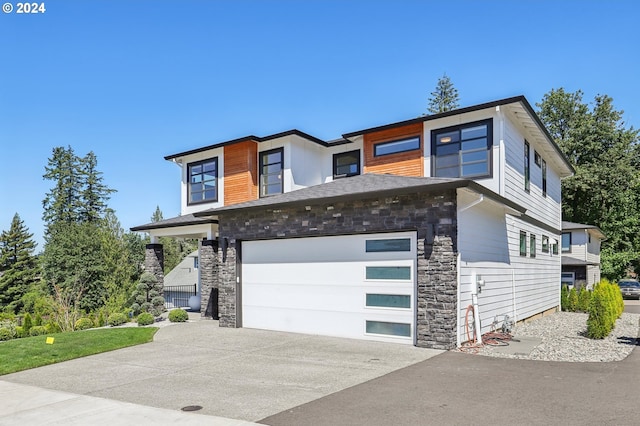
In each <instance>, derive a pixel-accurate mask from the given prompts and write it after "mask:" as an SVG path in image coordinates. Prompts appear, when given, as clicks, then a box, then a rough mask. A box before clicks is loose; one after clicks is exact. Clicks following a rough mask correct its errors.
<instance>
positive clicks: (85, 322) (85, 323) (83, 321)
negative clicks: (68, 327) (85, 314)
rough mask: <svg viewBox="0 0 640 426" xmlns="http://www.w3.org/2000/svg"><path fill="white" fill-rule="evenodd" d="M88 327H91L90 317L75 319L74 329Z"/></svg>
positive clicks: (86, 328) (85, 328)
mask: <svg viewBox="0 0 640 426" xmlns="http://www.w3.org/2000/svg"><path fill="white" fill-rule="evenodd" d="M89 328H93V321H91V318H80V319H78V321H76V330H88V329H89Z"/></svg>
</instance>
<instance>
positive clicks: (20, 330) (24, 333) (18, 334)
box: [16, 326, 29, 338]
mask: <svg viewBox="0 0 640 426" xmlns="http://www.w3.org/2000/svg"><path fill="white" fill-rule="evenodd" d="M28 335H29V332H28V331H25V328H24V326H23V327H20V326H18V327H16V337H17V338H22V337H27V336H28Z"/></svg>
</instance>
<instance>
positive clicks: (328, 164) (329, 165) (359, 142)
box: [323, 136, 364, 182]
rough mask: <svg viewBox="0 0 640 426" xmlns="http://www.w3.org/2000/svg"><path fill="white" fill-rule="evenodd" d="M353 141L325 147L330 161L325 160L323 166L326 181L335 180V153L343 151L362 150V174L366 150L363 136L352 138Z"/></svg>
mask: <svg viewBox="0 0 640 426" xmlns="http://www.w3.org/2000/svg"><path fill="white" fill-rule="evenodd" d="M350 140H351V141H352V142H353V143H345V144H340V145H335V146H332V147H330V148H325V150H326V154H325V156H326V158H327V160H328V161H325V162H324V163H323V164H324V168H323V177H324V182H331V181H333V155H334V154H340V153H343V152H350V151H355V150H358V151H360V173H361V174H362V169H363V165H364V151H363V137H362V136H357V137H353V138H350Z"/></svg>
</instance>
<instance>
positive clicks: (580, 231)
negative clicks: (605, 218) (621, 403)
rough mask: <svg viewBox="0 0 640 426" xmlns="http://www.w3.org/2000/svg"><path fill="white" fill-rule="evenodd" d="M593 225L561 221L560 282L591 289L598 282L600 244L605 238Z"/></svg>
mask: <svg viewBox="0 0 640 426" xmlns="http://www.w3.org/2000/svg"><path fill="white" fill-rule="evenodd" d="M606 239H607V237H606V236H605V235H604V233H603V232H602V230H601V229H600V228H598V227H597V226H594V225H584V224H582V223H573V222H565V221H563V222H562V244H561V250H562V283H563V284H567V285H569V286H570V287H572V286H576V287H577V288H579V287H586V288H588V289H592V288H593V286H594V285H595V284H597V283H598V282H600V245H601V244H602V241H604V240H606Z"/></svg>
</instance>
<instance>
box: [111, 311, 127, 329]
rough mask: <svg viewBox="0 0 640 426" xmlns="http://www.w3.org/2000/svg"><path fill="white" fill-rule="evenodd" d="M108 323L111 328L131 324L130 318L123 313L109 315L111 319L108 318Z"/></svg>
mask: <svg viewBox="0 0 640 426" xmlns="http://www.w3.org/2000/svg"><path fill="white" fill-rule="evenodd" d="M107 322H108V323H109V325H110V326H111V327H116V326H118V325H122V324H124V323H126V322H129V317H127V316H126V315H125V314H123V313H122V312H116V313H115V314H111V315H109V317H108V318H107Z"/></svg>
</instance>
